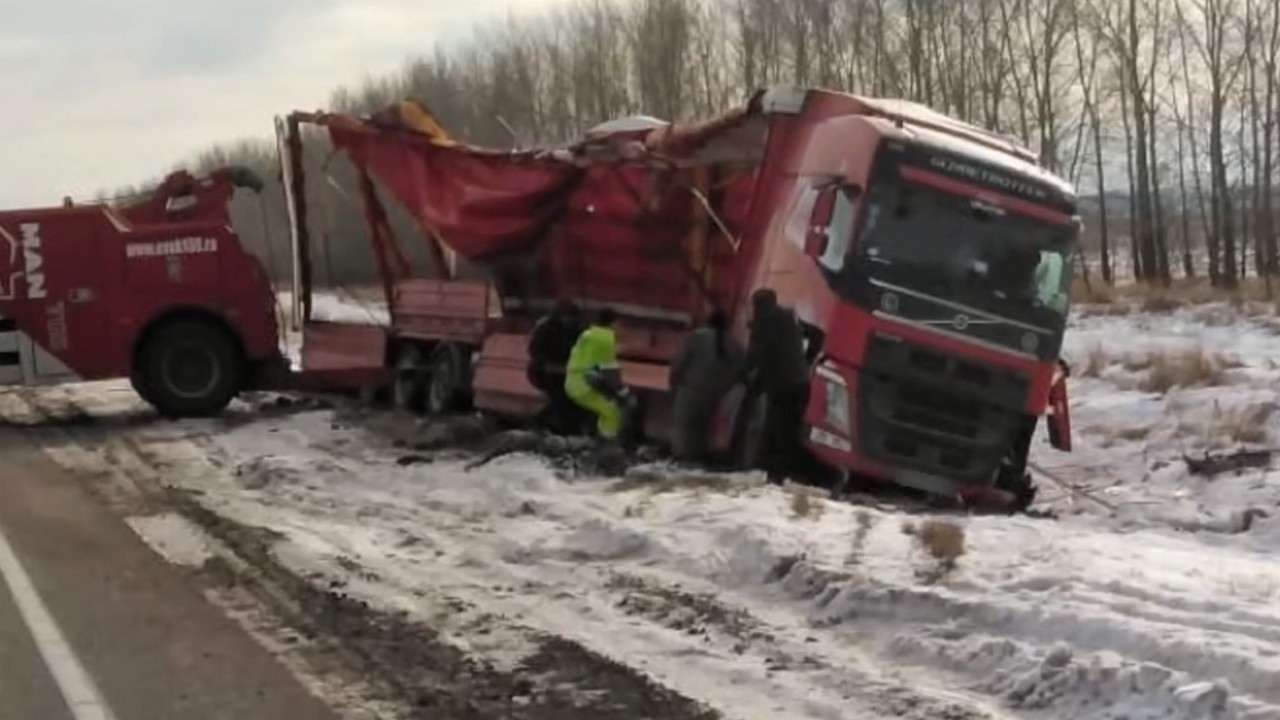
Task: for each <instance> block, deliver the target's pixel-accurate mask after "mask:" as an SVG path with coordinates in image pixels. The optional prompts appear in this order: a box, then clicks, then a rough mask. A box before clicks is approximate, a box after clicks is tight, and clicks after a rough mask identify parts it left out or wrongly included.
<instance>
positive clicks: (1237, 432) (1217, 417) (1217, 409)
mask: <svg viewBox="0 0 1280 720" xmlns="http://www.w3.org/2000/svg"><path fill="white" fill-rule="evenodd" d="M1277 409H1280V407H1277V405H1276V404H1275V403H1253V404H1251V405H1244V406H1239V407H1232V408H1227V409H1225V410H1224V409H1223V408H1222V406H1220V405H1219V404H1218V403H1216V402H1215V403H1214V405H1213V417H1212V418H1211V419H1210V421H1209V427H1208V434H1209V438H1210V440H1216V441H1220V442H1228V443H1237V444H1241V443H1243V444H1250V445H1261V444H1263V443H1266V442H1267V441H1268V440H1270V433H1269V432H1268V431H1267V423H1268V421H1270V420H1271V417H1272V416H1273V415H1275V413H1276V410H1277Z"/></svg>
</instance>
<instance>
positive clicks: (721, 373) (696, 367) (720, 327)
mask: <svg viewBox="0 0 1280 720" xmlns="http://www.w3.org/2000/svg"><path fill="white" fill-rule="evenodd" d="M742 361H743V354H742V350H741V348H740V347H739V346H738V345H737V343H735V342H734V340H733V338H732V337H731V336H730V335H729V318H728V316H727V315H725V314H724V313H723V312H722V311H720V310H716V311H714V312H713V313H711V315H710V316H709V317H708V318H707V322H706V325H704V326H703V327H701V328H699V329H698V330H695V331H694V332H693V333H691V334H690V335H689V336H688V337H687V338H685V341H684V344H683V345H682V346H681V348H680V353H679V354H678V355H677V356H676V359H675V362H673V363H672V365H671V375H670V378H669V385H670V386H671V390H672V392H674V393H675V408H674V412H673V418H672V425H673V427H672V432H671V451H672V452H673V453H674V454H675V456H676V458H677V459H678V460H682V461H684V462H703V461H705V460H706V459H707V437H708V434H709V432H710V430H711V422H712V418H713V416H714V413H715V410H716V408H717V407H719V404H720V400H721V399H722V398H723V397H724V394H725V393H726V392H728V391H729V389H730V388H731V387H732V386H733V384H734V382H735V380H736V379H737V377H738V370H739V369H740V368H741V364H742Z"/></svg>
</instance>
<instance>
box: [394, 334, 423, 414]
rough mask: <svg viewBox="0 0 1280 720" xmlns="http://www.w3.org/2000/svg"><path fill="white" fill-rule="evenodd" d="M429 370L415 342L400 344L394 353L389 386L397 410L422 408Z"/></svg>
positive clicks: (418, 409) (417, 410)
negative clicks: (394, 359)
mask: <svg viewBox="0 0 1280 720" xmlns="http://www.w3.org/2000/svg"><path fill="white" fill-rule="evenodd" d="M428 373H429V370H428V369H427V367H426V361H425V359H424V358H423V353H422V348H421V347H419V346H418V345H417V344H406V345H403V346H401V348H400V351H399V352H398V353H397V354H396V365H395V380H394V383H393V385H392V386H391V395H392V398H391V399H392V402H393V403H394V404H395V407H396V409H397V410H405V411H408V412H419V411H421V410H422V403H423V397H424V395H425V392H426V388H427V382H428Z"/></svg>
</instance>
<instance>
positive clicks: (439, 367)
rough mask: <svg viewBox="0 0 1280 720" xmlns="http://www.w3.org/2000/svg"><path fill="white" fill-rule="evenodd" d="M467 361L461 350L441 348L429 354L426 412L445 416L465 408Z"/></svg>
mask: <svg viewBox="0 0 1280 720" xmlns="http://www.w3.org/2000/svg"><path fill="white" fill-rule="evenodd" d="M469 384H470V383H469V381H468V378H467V361H466V357H465V354H464V352H463V351H462V349H461V348H457V347H452V346H441V347H438V348H436V351H435V352H434V353H432V354H431V380H430V382H428V384H427V412H428V413H430V414H432V415H445V414H448V413H455V412H460V411H462V410H465V409H466V407H467V401H468V396H469V395H470V393H468V392H467V388H468V385H469Z"/></svg>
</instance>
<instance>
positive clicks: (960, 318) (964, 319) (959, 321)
mask: <svg viewBox="0 0 1280 720" xmlns="http://www.w3.org/2000/svg"><path fill="white" fill-rule="evenodd" d="M951 327H953V328H955V329H957V330H965V329H967V328H968V327H969V316H968V315H965V314H964V313H960V314H959V315H957V316H955V317H954V318H952V320H951Z"/></svg>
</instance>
